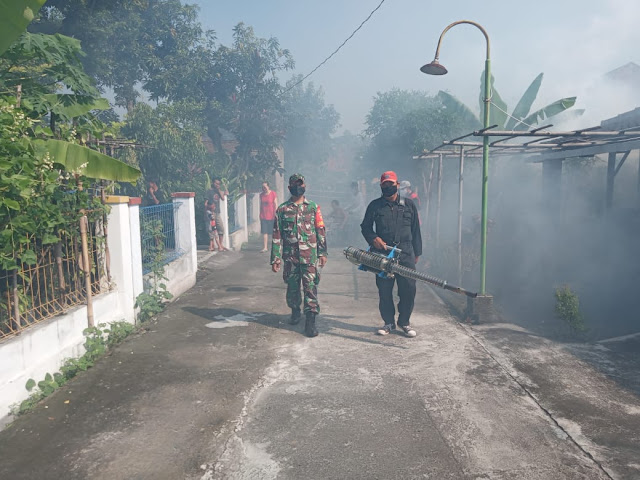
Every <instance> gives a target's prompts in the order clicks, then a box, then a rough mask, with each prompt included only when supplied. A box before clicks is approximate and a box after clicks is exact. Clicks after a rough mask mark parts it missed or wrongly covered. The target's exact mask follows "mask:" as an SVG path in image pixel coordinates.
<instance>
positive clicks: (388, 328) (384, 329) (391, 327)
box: [378, 323, 396, 335]
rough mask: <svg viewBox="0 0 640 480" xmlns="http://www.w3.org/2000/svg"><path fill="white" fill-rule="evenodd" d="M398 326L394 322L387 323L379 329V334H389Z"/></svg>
mask: <svg viewBox="0 0 640 480" xmlns="http://www.w3.org/2000/svg"><path fill="white" fill-rule="evenodd" d="M395 329H396V326H395V325H393V324H392V323H388V324H386V325H385V326H384V327H382V328H381V329H379V330H378V335H389V334H390V333H391V330H395Z"/></svg>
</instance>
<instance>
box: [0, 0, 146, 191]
mask: <svg viewBox="0 0 640 480" xmlns="http://www.w3.org/2000/svg"><path fill="white" fill-rule="evenodd" d="M42 4H44V1H11V0H0V11H2V12H3V14H5V15H3V16H2V17H1V18H0V32H1V33H0V62H2V66H3V71H2V72H1V73H0V84H2V86H3V87H4V88H7V89H13V87H17V86H18V85H19V86H20V89H21V91H23V92H24V96H23V97H22V105H21V106H22V108H23V109H26V110H27V111H28V112H29V115H30V116H32V118H36V117H39V118H42V117H44V116H45V115H47V114H48V115H49V116H50V118H51V119H53V118H57V119H60V120H63V121H71V120H74V119H76V120H77V119H78V118H80V117H85V116H88V115H89V114H90V112H91V111H94V110H106V109H108V108H110V106H109V102H108V101H107V100H106V99H104V98H101V97H100V96H99V92H98V91H97V90H96V89H95V87H94V86H93V81H92V79H91V78H90V77H89V76H88V75H86V73H84V70H83V69H82V66H81V64H80V61H79V58H80V57H81V56H82V55H83V53H82V50H81V48H80V42H78V41H77V40H75V39H72V38H69V37H65V36H63V35H43V34H30V33H25V32H24V29H25V28H26V26H27V25H28V24H29V22H30V21H31V19H32V18H33V15H35V13H37V11H38V9H39V8H40V7H41V6H42ZM4 67H6V68H4ZM43 76H46V77H47V78H48V79H50V81H51V83H52V85H53V86H50V87H47V84H46V83H43V82H41V81H40V80H39V79H40V78H42V77H43ZM58 83H61V84H63V85H65V86H66V87H67V88H68V89H70V90H71V91H72V93H64V94H63V93H55V90H56V89H57V84H58ZM48 92H52V93H48ZM87 118H89V117H87ZM40 130H41V133H43V132H44V129H42V128H40ZM51 130H53V129H51ZM54 135H55V133H54V132H53V131H51V132H49V134H46V132H45V133H44V134H40V135H36V136H37V137H38V138H34V139H33V145H34V148H36V149H37V150H39V151H40V152H41V153H44V152H48V153H49V157H50V158H51V160H52V161H53V162H54V163H56V164H58V165H60V166H62V167H64V169H65V170H67V171H73V172H76V173H78V174H81V175H85V176H88V177H91V178H96V179H103V180H112V181H122V182H135V181H136V180H137V178H138V177H139V176H140V175H141V172H140V170H138V169H136V168H134V167H131V166H130V165H127V164H126V163H124V162H121V161H120V160H117V159H115V158H112V157H109V156H107V155H104V154H102V153H100V152H98V151H96V150H92V149H90V148H87V147H85V146H82V145H77V144H75V143H72V142H67V141H64V140H60V139H57V138H52V137H53V136H54Z"/></svg>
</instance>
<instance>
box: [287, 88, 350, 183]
mask: <svg viewBox="0 0 640 480" xmlns="http://www.w3.org/2000/svg"><path fill="white" fill-rule="evenodd" d="M300 78H301V77H300V76H296V77H294V78H292V79H291V80H290V81H289V82H288V83H287V87H286V88H287V92H286V94H285V95H284V100H283V102H284V105H283V107H284V111H285V138H284V158H285V162H284V163H285V166H286V168H287V169H288V170H289V171H299V170H302V169H303V168H304V169H305V170H306V171H308V169H310V168H312V169H315V170H316V173H320V172H321V171H323V170H324V168H325V167H326V161H327V159H328V158H329V156H330V155H331V153H332V143H333V142H332V140H331V135H333V134H334V133H335V131H336V129H337V128H338V126H339V121H340V115H339V114H338V112H336V110H335V108H333V105H326V104H325V102H324V91H323V90H322V89H321V88H316V87H315V86H314V85H313V83H309V84H307V85H306V86H305V85H303V84H299V85H296V86H295V87H293V88H292V87H291V85H295V84H296V83H297V82H299V81H300Z"/></svg>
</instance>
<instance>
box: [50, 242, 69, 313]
mask: <svg viewBox="0 0 640 480" xmlns="http://www.w3.org/2000/svg"><path fill="white" fill-rule="evenodd" d="M53 256H54V257H55V259H56V266H57V267H58V286H59V290H60V291H59V294H60V304H61V305H63V306H64V305H66V303H67V296H66V293H67V281H66V280H65V278H64V269H63V268H62V241H60V242H58V243H56V244H55V245H54V247H53Z"/></svg>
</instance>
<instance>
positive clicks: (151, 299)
mask: <svg viewBox="0 0 640 480" xmlns="http://www.w3.org/2000/svg"><path fill="white" fill-rule="evenodd" d="M141 229H142V238H143V239H150V240H151V241H148V242H147V243H146V252H145V253H146V254H147V255H148V256H149V261H148V262H146V263H145V265H146V266H147V267H148V268H149V269H150V270H151V275H150V277H151V278H150V282H149V284H148V285H147V291H145V292H142V293H141V294H140V295H138V297H137V298H136V303H135V307H136V308H139V309H140V313H139V314H138V321H139V322H141V323H144V322H146V321H147V320H149V319H151V318H152V317H154V316H156V315H157V314H158V313H160V312H162V311H163V310H164V306H165V303H166V302H168V301H169V300H170V299H171V298H173V295H172V294H171V293H170V292H169V291H167V285H166V284H165V283H163V280H167V277H166V276H165V274H164V254H165V251H164V249H165V247H164V240H165V237H164V233H163V228H162V221H161V220H158V219H151V220H147V221H144V222H142V224H141Z"/></svg>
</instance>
